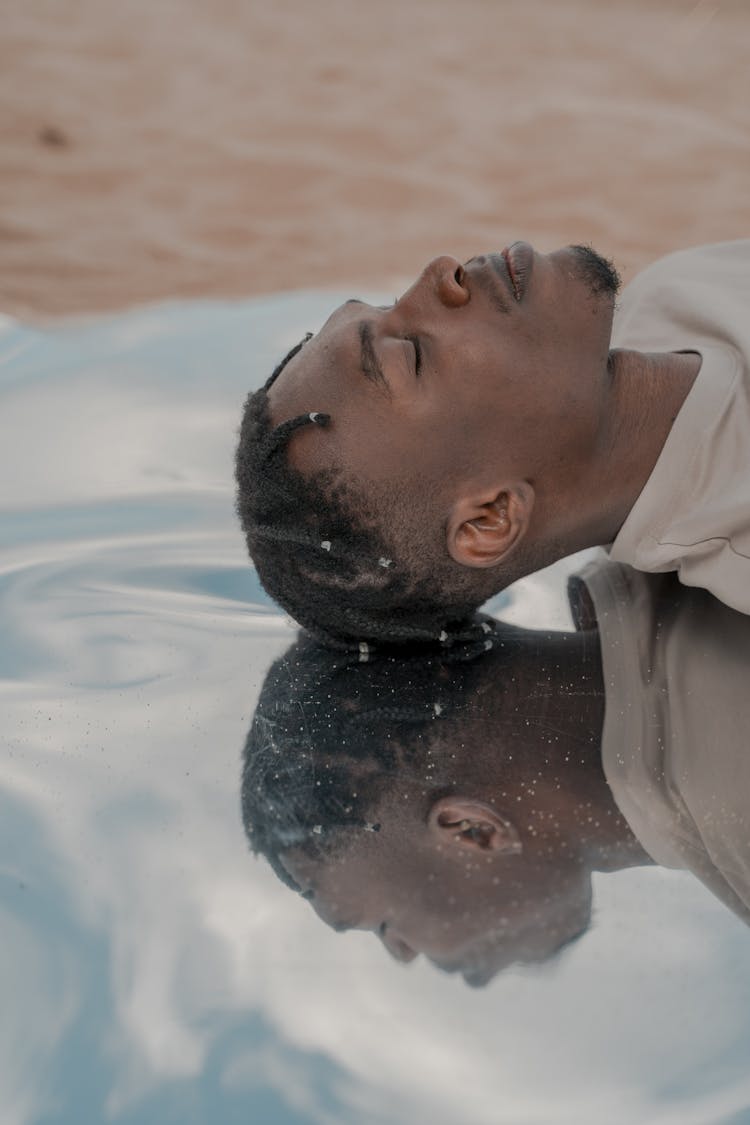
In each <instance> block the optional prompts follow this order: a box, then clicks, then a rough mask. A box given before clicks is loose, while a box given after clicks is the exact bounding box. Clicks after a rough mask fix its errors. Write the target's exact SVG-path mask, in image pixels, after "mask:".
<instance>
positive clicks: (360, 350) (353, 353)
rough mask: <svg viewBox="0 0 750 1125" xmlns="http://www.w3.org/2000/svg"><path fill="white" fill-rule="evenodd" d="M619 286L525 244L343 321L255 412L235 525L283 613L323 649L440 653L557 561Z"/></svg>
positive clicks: (273, 386) (592, 442)
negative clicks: (457, 625)
mask: <svg viewBox="0 0 750 1125" xmlns="http://www.w3.org/2000/svg"><path fill="white" fill-rule="evenodd" d="M617 285H618V279H617V275H616V274H615V273H614V270H612V268H611V267H610V266H609V265H608V263H606V262H605V261H604V260H603V259H601V258H600V257H598V256H597V255H595V254H594V252H593V251H590V250H588V249H586V248H581V247H569V248H567V249H565V250H561V251H557V252H556V253H554V254H551V255H548V256H547V255H539V254H536V253H535V252H534V251H533V250H532V249H531V247H529V246H528V245H527V244H526V243H516V244H514V245H513V246H512V247H510V249H509V250H508V251H506V252H504V253H503V254H491V255H487V256H482V257H477V258H473V259H471V260H470V261H469V262H467V263H466V265H465V266H462V265H461V264H460V263H459V262H457V261H456V260H455V259H453V258H448V257H441V258H437V259H435V261H433V262H431V263H430V264H429V265H428V266H427V267H426V269H425V270H424V271H423V273H422V274H421V275H420V277H419V278H418V279H417V281H416V282H415V283H414V285H413V286H411V288H410V289H409V290H408V291H407V292H406V293H405V294H404V296H403V297H401V298H400V299H399V300H397V301H396V302H395V303H394V304H393V305H390V306H387V307H373V306H369V305H365V304H363V303H362V302H359V301H351V302H347V303H346V304H345V305H343V306H341V307H340V308H339V309H337V310H336V311H335V312H334V313H333V314H332V316H331V317H330V318H329V319H328V321H327V322H326V323H325V325H324V326H323V328H322V329H321V331H320V332H319V333H318V335H317V336H315V337H313V338H312V339H309V340H307V341H306V342H304V344H303V346H302V347H301V348H299V349H295V350H294V353H293V354H292V355H291V356H290V357H288V362H286V363H284V364H282V365H280V368H279V369H277V371H276V372H275V373H274V376H273V377H272V379H271V380H269V383H268V384H267V385H266V388H264V389H263V390H262V391H260V392H256V394H255V395H251V396H250V398H249V399H248V404H247V406H246V412H245V418H244V421H243V427H242V432H241V436H240V445H239V449H238V455H237V478H238V484H239V498H238V510H239V513H240V517H241V519H242V523H243V526H244V528H245V532H246V535H247V539H248V545H249V548H250V552H251V554H252V556H253V558H254V559H255V561H256V565H257V567H258V571H259V574H260V577H261V580H262V581H263V583H264V585H266V587H267V589H268V590H269V592H270V593H271V594H272V596H274V597H275V598H276V599H277V600H278V601H280V602H281V604H282V605H284V606H285V608H287V609H288V610H289V612H290V613H292V615H293V616H294V617H295V618H296V619H297V620H299V621H300V622H301V623H302V624H305V625H307V627H308V628H311V629H312V630H314V631H317V632H318V633H319V634H321V635H324V636H328V637H329V639H333V640H339V641H347V640H350V641H359V640H364V641H383V640H410V639H418V640H428V639H435V638H436V637H437V636H438V635H439V634H440V632H441V631H442V630H443V628H444V627H445V625H446V623H450V622H457V621H460V620H461V619H462V618H463V617H464V616H465V615H466V614H467V613H469V612H470V611H471V610H472V609H474V608H476V607H477V606H478V605H480V604H481V603H482V602H483V601H485V600H486V599H487V598H488V597H489V596H491V595H492V594H493V593H495V592H496V591H497V590H499V589H502V588H503V587H504V586H506V585H508V584H509V583H510V582H511V581H513V580H514V579H515V578H517V577H519V576H520V575H521V574H524V573H528V572H529V571H531V570H535V569H538V568H539V567H540V566H542V565H545V564H546V563H548V562H551V561H552V560H553V559H554V558H555V557H558V556H559V555H560V554H561V553H563V550H564V549H565V548H564V547H562V546H561V544H565V543H567V540H568V538H569V536H570V533H571V529H572V528H574V527H575V520H576V509H577V507H580V503H581V495H580V493H581V490H584V489H586V487H587V486H588V481H587V472H586V470H587V467H590V465H591V463H592V461H593V460H594V459H595V457H596V456H597V454H598V452H599V451H600V447H601V443H602V439H603V433H604V431H605V429H606V422H607V407H608V397H609V372H608V356H609V339H610V330H611V319H612V310H613V301H614V293H615V291H616V289H617ZM316 422H317V423H318V424H317V425H316V424H315V423H316Z"/></svg>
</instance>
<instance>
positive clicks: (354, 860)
mask: <svg viewBox="0 0 750 1125" xmlns="http://www.w3.org/2000/svg"><path fill="white" fill-rule="evenodd" d="M415 796H416V794H415ZM282 861H283V863H284V866H285V867H286V868H287V870H288V871H289V873H290V875H291V876H292V878H293V879H294V880H295V881H296V882H297V883H298V885H299V886H300V888H301V890H302V893H303V894H304V896H305V897H306V898H308V899H310V902H311V905H312V906H313V908H314V910H315V911H316V913H317V914H318V915H319V917H320V918H321V919H322V920H323V921H324V922H325V923H326V924H327V925H329V926H331V927H333V928H334V929H336V930H339V931H341V930H348V929H361V930H371V931H372V932H373V933H375V934H376V935H377V936H378V937H379V938H380V940H381V941H382V943H383V945H384V946H385V948H386V949H387V950H388V952H389V953H390V954H391V956H393V957H394V958H395V959H396V960H398V961H403V962H409V961H412V960H413V959H414V958H415V957H417V956H418V954H420V953H422V954H424V956H425V957H427V958H428V959H429V960H430V961H432V962H433V963H434V964H435V965H436V966H437V967H439V968H441V969H443V970H445V971H448V972H460V973H462V974H463V976H464V979H465V980H466V982H467V983H468V984H471V985H474V986H481V985H483V984H486V983H487V981H489V980H490V979H491V978H492V977H493V976H494V975H495V974H496V973H498V972H500V971H501V970H502V969H504V968H506V967H507V966H509V965H511V964H513V963H522V964H532V963H540V962H543V961H546V960H548V959H549V958H551V957H553V956H554V955H555V954H556V953H557V952H558V951H559V950H561V949H562V948H563V947H564V946H566V945H568V944H570V943H571V942H572V941H573V940H574V939H575V938H577V937H579V936H580V935H581V934H582V933H583V932H585V930H586V929H587V927H588V925H589V922H590V911H591V883H590V878H589V876H588V875H587V874H586V873H585V872H583V871H582V869H581V865H580V864H578V863H576V862H575V861H573V860H571V859H570V857H566V856H564V855H562V854H554V853H553V854H550V849H549V848H544V849H542V848H540V849H538V850H537V849H535V848H534V847H533V844H532V845H530V846H528V847H526V848H525V849H524V854H523V855H520V856H519V855H511V856H497V855H483V854H481V853H479V852H476V853H474V852H471V851H469V852H467V851H466V850H465V849H464V848H462V847H461V846H460V845H459V844H458V841H456V846H453V845H452V844H451V843H450V842H445V841H443V842H439V841H436V840H435V838H434V837H433V836H432V835H431V834H430V833H429V832H428V831H427V829H426V828H425V826H424V825H422V824H419V823H417V822H416V820H415V821H413V822H411V823H409V820H407V821H406V822H405V821H404V818H403V816H396V817H394V816H393V815H392V813H389V812H388V811H386V812H385V813H384V815H383V816H382V818H381V824H380V831H379V832H377V833H361V832H360V833H357V832H356V831H353V832H352V835H351V845H350V846H348V847H346V849H345V850H344V851H343V852H342V853H341V854H337V855H336V856H334V857H333V858H327V859H325V860H316V859H311V858H310V857H309V856H307V855H305V854H304V853H303V852H301V851H299V850H297V849H294V850H291V851H289V852H286V853H285V854H284V855H283V857H282Z"/></svg>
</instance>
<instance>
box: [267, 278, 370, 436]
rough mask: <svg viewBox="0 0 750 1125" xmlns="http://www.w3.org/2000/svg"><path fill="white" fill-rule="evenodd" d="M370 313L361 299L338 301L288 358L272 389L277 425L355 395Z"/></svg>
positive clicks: (336, 405) (328, 408)
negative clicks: (340, 303) (305, 341)
mask: <svg viewBox="0 0 750 1125" xmlns="http://www.w3.org/2000/svg"><path fill="white" fill-rule="evenodd" d="M366 311H367V306H365V305H363V304H362V303H361V302H360V301H355V300H351V301H347V302H345V303H344V304H343V305H340V306H339V307H338V308H337V309H335V310H334V312H333V313H332V314H331V315H330V316H329V318H328V320H327V321H326V322H325V324H324V325H323V327H322V328H321V329H320V331H319V332H318V333H317V334H316V335H315V336H313V337H312V339H310V340H308V341H307V343H305V344H304V345H303V346H302V348H301V349H300V351H299V352H298V353H297V354H296V355H295V356H293V357H292V359H290V360H289V362H288V363H287V364H286V366H285V367H284V369H283V370H282V371H281V373H280V374H279V376H278V377H277V378H276V379H275V380H274V383H273V384H272V386H271V388H270V390H269V392H268V401H269V406H270V411H271V421H272V423H273V425H275V426H276V425H279V423H281V422H284V421H286V420H287V419H288V418H292V417H295V416H296V415H298V414H304V413H307V412H308V411H311V410H319V411H324V412H326V413H328V412H330V411H331V410H335V409H336V408H340V407H341V405H342V404H343V402H344V401H345V398H347V397H349V396H351V395H352V394H356V391H357V380H356V379H355V375H356V373H357V371H358V369H359V368H360V365H361V358H362V325H363V324H364V325H366V324H368V323H369V320H368V318H367V316H366Z"/></svg>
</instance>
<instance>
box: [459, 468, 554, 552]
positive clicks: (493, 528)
mask: <svg viewBox="0 0 750 1125" xmlns="http://www.w3.org/2000/svg"><path fill="white" fill-rule="evenodd" d="M533 507H534V489H533V486H532V485H531V484H529V482H528V481H516V482H514V483H513V484H511V485H505V486H503V488H501V489H499V490H497V489H494V488H493V489H492V490H491V491H490V492H485V493H484V494H479V495H477V493H476V492H475V493H473V494H471V495H465V496H462V497H461V498H460V499H459V500H457V501H456V503H455V504H454V505H453V508H452V510H451V513H450V516H449V519H448V534H447V546H448V552H449V554H450V556H451V558H453V559H455V561H456V562H457V563H461V564H462V565H463V566H476V567H487V566H494V565H495V564H496V563H499V562H500V561H501V560H502V559H503V558H505V556H506V555H507V554H508V553H509V552H510V551H511V550H512V549H513V547H515V546H516V544H517V543H519V542H520V541H521V539H522V538H523V536H524V535H525V534H526V530H527V528H528V526H529V521H530V519H531V511H532V508H533Z"/></svg>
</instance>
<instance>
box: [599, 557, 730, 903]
mask: <svg viewBox="0 0 750 1125" xmlns="http://www.w3.org/2000/svg"><path fill="white" fill-rule="evenodd" d="M582 577H583V578H584V580H585V582H586V585H587V587H588V589H589V591H590V593H591V597H592V600H593V602H594V607H595V610H596V616H597V622H598V625H599V634H600V638H601V647H602V664H603V671H604V683H605V689H606V707H605V717H604V730H603V732H602V764H603V767H604V773H605V776H606V778H607V781H608V783H609V785H610V788H611V790H612V793H613V795H614V798H615V801H616V802H617V805H618V807H619V808H620V810H621V812H622V813H623V815H624V816H625V819H626V820H627V821H628V823H629V825H630V827H631V828H632V830H633V832H634V833H635V835H636V836H637V838H638V840H639V841H640V843H641V844H642V846H643V847H644V848H645V850H646V851H647V852H648V854H649V855H650V856H651V857H652V859H654V860H655V862H656V863H659V864H662V865H663V866H666V867H679V868H685V869H687V870H690V871H692V872H693V873H694V874H695V875H697V876H698V878H699V879H701V880H702V881H703V882H704V883H705V884H706V886H708V887H709V888H710V889H711V890H712V891H713V892H714V894H716V895H717V896H718V897H719V898H720V899H722V900H723V901H724V902H725V903H726V904H727V905H728V906H730V907H731V908H732V909H733V910H734V911H735V912H736V913H737V914H738V915H739V916H740V917H741V918H742V919H743V920H744V921H745V922H748V923H750V618H748V617H746V616H744V615H743V614H739V613H736V612H735V611H734V610H731V609H729V608H727V606H725V605H723V604H722V603H721V602H719V601H717V600H716V599H715V598H713V597H711V595H710V594H707V593H706V592H705V591H704V590H685V589H684V588H683V587H681V586H680V584H679V582H678V581H677V579H676V576H675V575H673V574H665V575H647V574H641V573H640V572H638V571H635V570H632V569H631V568H630V567H626V566H620V565H618V564H615V563H610V562H608V561H606V560H605V561H601V560H600V561H595V562H593V563H591V564H589V566H588V567H586V568H585V569H584V571H583V573H582Z"/></svg>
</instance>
